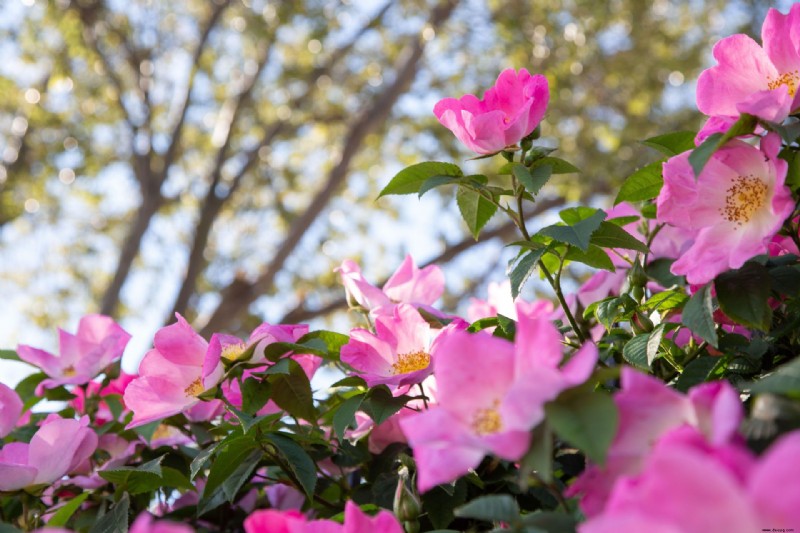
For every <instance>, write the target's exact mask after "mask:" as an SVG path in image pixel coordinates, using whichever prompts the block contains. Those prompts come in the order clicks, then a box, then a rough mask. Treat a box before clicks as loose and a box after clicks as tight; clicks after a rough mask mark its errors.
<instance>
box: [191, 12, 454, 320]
mask: <svg viewBox="0 0 800 533" xmlns="http://www.w3.org/2000/svg"><path fill="white" fill-rule="evenodd" d="M455 4H456V0H446V1H444V2H443V3H441V4H440V5H439V6H437V7H436V8H435V9H434V10H433V12H432V14H431V18H430V21H429V23H430V24H431V26H433V27H434V28H436V27H438V26H440V25H441V24H442V23H444V22H445V21H446V20H447V18H448V17H449V16H450V13H451V12H452V10H453V8H454V7H455ZM424 50H425V40H424V39H422V38H421V37H420V38H418V39H417V40H416V42H415V43H414V44H413V45H411V46H410V47H409V48H407V51H406V53H405V54H403V55H404V56H405V57H403V61H402V63H401V66H400V68H399V69H398V70H397V75H396V76H395V79H394V81H393V83H392V84H391V85H389V86H388V87H387V88H386V90H385V91H384V92H383V93H381V94H380V95H379V96H378V97H377V98H376V99H375V100H374V101H373V103H372V105H371V106H370V107H369V108H368V109H366V110H365V112H364V113H362V114H361V115H360V116H359V117H358V119H356V121H355V122H354V123H353V124H352V126H351V127H350V130H349V132H348V133H347V135H346V138H345V143H344V147H343V149H342V153H341V156H340V159H339V162H338V163H337V164H336V165H335V166H334V167H333V168H332V169H331V170H330V172H329V173H328V179H327V181H326V183H325V186H324V187H323V189H322V190H321V191H319V192H318V193H317V195H316V196H315V197H314V199H313V200H312V201H311V204H310V205H309V206H308V207H307V208H306V209H305V211H304V212H303V214H302V215H300V216H299V217H298V218H297V219H296V220H295V221H294V222H293V224H292V226H291V228H290V229H289V233H288V234H287V235H286V237H285V238H284V240H283V242H282V243H281V245H280V246H279V247H278V249H277V251H276V252H275V255H274V256H273V258H272V262H271V263H270V264H269V266H268V267H267V268H266V269H265V270H264V271H262V272H261V274H260V275H259V276H258V278H256V279H255V280H254V281H252V282H242V280H234V282H232V283H231V284H230V285H229V286H228V287H226V288H225V289H223V290H222V291H221V293H222V300H221V301H220V303H219V305H218V306H217V308H216V309H215V310H214V312H213V313H212V315H211V317H210V318H209V320H208V322H207V323H206V324H205V325H204V326H203V327H202V329H201V333H202V334H209V333H210V332H213V331H218V330H221V329H224V328H226V327H228V326H229V325H231V324H232V323H233V322H234V320H235V319H236V318H237V317H239V316H241V315H242V313H244V312H246V311H247V307H248V306H249V305H250V304H251V303H252V302H253V301H255V299H256V298H257V297H258V296H259V295H260V294H262V293H263V292H265V291H266V290H268V289H270V288H271V287H272V285H273V283H274V281H275V277H276V276H277V274H278V273H279V272H280V271H281V270H282V269H283V266H284V263H285V262H286V259H288V257H289V256H290V255H291V254H292V252H294V250H295V249H296V248H297V246H298V244H299V243H300V240H301V239H302V237H303V235H304V234H305V233H306V232H307V231H308V229H309V228H310V227H311V225H312V223H313V222H314V221H315V220H316V219H317V217H318V216H319V215H320V213H321V212H322V211H323V210H324V208H325V207H326V206H327V204H328V203H329V202H330V200H331V198H332V197H333V194H334V192H335V191H336V190H337V189H338V187H339V186H340V185H341V184H342V182H343V181H344V179H345V177H346V176H347V173H348V171H349V168H350V163H351V162H352V159H353V158H354V157H355V155H356V154H357V153H358V151H359V149H360V148H361V144H362V143H363V141H364V139H365V138H366V136H367V135H368V134H369V133H371V132H373V131H374V130H376V129H378V128H379V127H380V126H381V125H382V124H383V123H384V122H385V120H386V119H387V118H388V116H389V113H390V111H391V109H392V107H393V106H394V103H395V102H396V101H397V99H398V98H399V97H400V95H401V94H403V93H404V92H405V91H407V90H408V87H409V86H410V84H411V81H412V80H413V79H414V77H415V75H416V73H417V69H418V66H419V60H420V59H421V58H422V55H423V52H424Z"/></svg>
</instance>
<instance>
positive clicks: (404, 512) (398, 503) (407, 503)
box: [393, 466, 421, 531]
mask: <svg viewBox="0 0 800 533" xmlns="http://www.w3.org/2000/svg"><path fill="white" fill-rule="evenodd" d="M407 481H408V468H406V467H404V466H403V467H401V468H400V471H399V472H398V479H397V490H395V492H394V505H393V510H394V515H395V516H396V517H397V518H398V520H400V521H401V522H403V523H404V526H405V525H406V524H407V523H409V522H416V521H417V518H419V515H420V511H421V506H420V502H419V498H418V497H417V496H416V495H415V494H414V493H413V492H411V490H409V488H408V485H407V484H406V482H407ZM418 530H419V524H417V531H418ZM406 531H409V529H408V528H407V527H406Z"/></svg>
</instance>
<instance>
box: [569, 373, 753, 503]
mask: <svg viewBox="0 0 800 533" xmlns="http://www.w3.org/2000/svg"><path fill="white" fill-rule="evenodd" d="M621 383H622V390H621V391H619V392H618V393H616V394H615V395H614V402H615V403H616V404H617V408H618V409H619V429H618V430H617V435H616V436H615V437H614V441H613V442H612V443H611V447H610V448H609V451H608V458H607V460H606V465H605V466H604V467H599V466H597V465H589V466H588V467H587V468H586V470H585V471H584V472H583V474H581V476H580V477H579V478H578V480H577V481H576V482H575V483H574V484H573V485H572V486H570V488H569V489H568V494H569V495H576V494H582V495H583V497H582V498H581V510H582V511H583V512H584V514H586V515H587V516H594V515H596V514H598V513H599V512H600V511H602V509H603V508H604V506H605V504H606V500H607V498H608V495H609V493H610V491H611V489H612V487H613V486H614V483H615V482H616V480H617V479H618V478H619V477H620V476H623V475H634V474H637V473H638V472H639V471H640V470H641V468H642V464H643V461H644V460H645V458H646V457H647V456H648V454H649V453H650V451H651V450H652V447H653V445H654V443H656V442H657V441H658V440H659V439H660V438H661V437H662V436H663V435H665V434H667V433H668V432H670V431H672V430H674V429H675V428H678V427H680V426H682V425H686V424H688V425H690V426H692V427H695V428H697V429H698V430H699V431H700V432H702V434H703V435H704V436H705V438H706V439H707V440H708V441H709V442H710V443H712V444H714V445H722V444H725V443H728V442H731V441H733V440H736V439H737V435H736V429H737V428H738V426H739V424H740V423H741V421H742V418H743V416H744V413H743V410H742V405H741V401H740V400H739V395H738V393H737V392H736V391H735V390H734V389H733V387H731V386H730V385H729V384H728V383H727V382H724V381H717V382H714V383H705V384H702V385H699V386H697V387H694V388H693V389H692V390H691V391H689V394H688V395H683V394H680V393H679V392H677V391H675V390H673V389H670V388H669V387H667V386H666V385H664V383H662V382H661V381H660V380H658V379H656V378H653V377H650V376H647V375H645V374H642V373H640V372H637V371H636V370H633V369H632V368H630V367H623V368H622V375H621Z"/></svg>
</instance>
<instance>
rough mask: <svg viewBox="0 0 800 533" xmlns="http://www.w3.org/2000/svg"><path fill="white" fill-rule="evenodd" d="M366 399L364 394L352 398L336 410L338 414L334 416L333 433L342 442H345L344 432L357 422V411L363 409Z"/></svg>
mask: <svg viewBox="0 0 800 533" xmlns="http://www.w3.org/2000/svg"><path fill="white" fill-rule="evenodd" d="M364 397H365V395H364V394H358V395H356V396H352V397H350V398H348V399H346V400H345V401H343V402H342V403H341V404H340V405H339V407H338V408H337V409H336V413H335V414H334V415H333V432H334V434H335V435H336V438H337V439H339V440H340V441H341V440H344V432H345V431H347V428H349V427H350V425H351V424H352V423H353V422H354V421H355V417H356V411H358V410H359V408H361V404H362V402H363V401H364Z"/></svg>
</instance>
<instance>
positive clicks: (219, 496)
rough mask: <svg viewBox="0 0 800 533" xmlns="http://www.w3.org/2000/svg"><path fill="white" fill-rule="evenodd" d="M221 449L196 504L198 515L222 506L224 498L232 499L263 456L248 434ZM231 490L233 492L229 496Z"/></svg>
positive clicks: (231, 441)
mask: <svg viewBox="0 0 800 533" xmlns="http://www.w3.org/2000/svg"><path fill="white" fill-rule="evenodd" d="M220 448H222V450H221V451H220V452H219V453H217V454H216V456H215V457H214V461H213V462H212V463H211V470H210V471H209V473H208V480H207V481H206V486H205V487H204V488H203V494H202V496H201V498H200V503H198V505H197V515H198V516H200V515H202V514H205V513H207V512H208V511H210V510H212V509H214V508H216V507H218V506H219V505H222V503H224V502H225V500H226V499H227V500H228V501H232V500H233V497H235V490H234V489H236V490H238V488H241V486H242V484H243V483H244V482H245V481H247V480H248V479H249V478H250V474H251V473H252V472H253V469H254V468H255V467H256V465H257V464H258V462H259V460H260V459H261V456H262V452H261V450H259V449H258V444H257V443H256V442H255V440H254V439H253V438H252V437H250V436H245V437H237V438H235V439H232V440H230V441H228V442H226V443H225V444H224V445H223V446H220ZM231 493H233V495H232V496H229V495H231Z"/></svg>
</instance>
